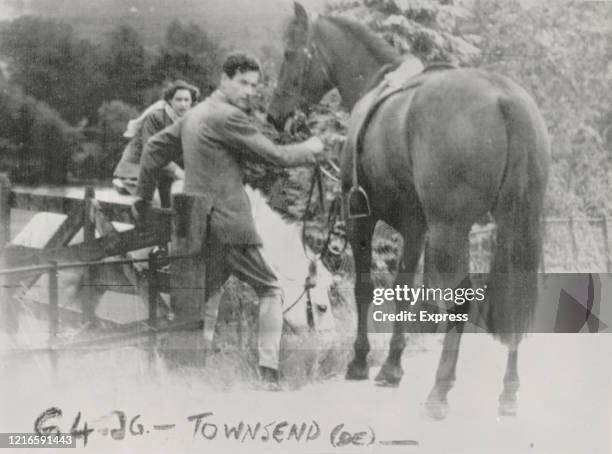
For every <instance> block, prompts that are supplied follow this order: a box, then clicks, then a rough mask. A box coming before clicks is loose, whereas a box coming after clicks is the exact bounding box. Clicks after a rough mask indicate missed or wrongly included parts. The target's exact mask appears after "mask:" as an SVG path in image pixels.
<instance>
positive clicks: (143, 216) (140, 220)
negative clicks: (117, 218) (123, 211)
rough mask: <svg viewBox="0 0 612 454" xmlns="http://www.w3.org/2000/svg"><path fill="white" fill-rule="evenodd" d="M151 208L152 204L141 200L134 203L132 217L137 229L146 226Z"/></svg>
mask: <svg viewBox="0 0 612 454" xmlns="http://www.w3.org/2000/svg"><path fill="white" fill-rule="evenodd" d="M150 207H151V202H149V201H148V200H144V199H140V198H139V199H136V201H135V202H134V203H132V217H133V218H134V224H135V225H136V227H139V228H142V227H144V226H145V225H146V222H147V214H148V212H149V208H150Z"/></svg>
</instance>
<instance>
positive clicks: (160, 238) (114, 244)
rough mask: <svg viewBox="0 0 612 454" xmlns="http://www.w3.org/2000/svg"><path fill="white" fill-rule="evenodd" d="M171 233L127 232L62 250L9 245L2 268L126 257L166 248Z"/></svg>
mask: <svg viewBox="0 0 612 454" xmlns="http://www.w3.org/2000/svg"><path fill="white" fill-rule="evenodd" d="M169 238H170V232H166V231H163V230H161V229H158V230H153V231H152V230H147V231H143V230H136V229H132V230H126V231H125V232H119V233H118V235H117V237H116V238H115V237H101V238H96V239H95V240H94V241H92V242H90V243H79V244H74V245H70V246H66V247H63V248H51V249H42V250H41V249H35V248H30V247H26V246H18V245H9V246H7V247H6V249H5V251H4V253H3V254H2V255H4V256H5V257H6V259H7V262H8V263H7V264H6V266H5V268H17V267H23V266H30V265H42V264H47V263H48V262H50V261H52V260H56V261H57V262H58V263H59V264H65V263H75V262H93V261H96V260H100V259H103V258H105V257H112V256H114V255H121V254H125V253H126V252H129V251H133V250H136V249H143V248H146V247H152V246H156V245H159V244H165V243H167V242H168V240H169Z"/></svg>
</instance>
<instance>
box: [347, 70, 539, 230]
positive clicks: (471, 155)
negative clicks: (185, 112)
mask: <svg viewBox="0 0 612 454" xmlns="http://www.w3.org/2000/svg"><path fill="white" fill-rule="evenodd" d="M507 99H513V100H518V101H517V102H519V103H520V104H521V105H522V106H523V108H524V111H525V112H526V113H525V115H527V116H528V117H529V119H528V123H529V124H533V125H534V126H533V127H534V128H535V129H538V130H540V129H541V128H542V126H541V121H539V120H538V117H539V113H538V112H537V108H536V107H535V103H533V101H532V100H531V98H530V97H529V95H528V94H527V93H526V92H525V91H524V90H523V89H522V88H520V87H519V86H518V85H516V84H515V83H514V82H512V81H511V80H510V79H508V78H505V77H503V76H500V75H496V74H493V73H489V72H486V71H482V70H477V69H455V70H446V71H436V72H434V73H432V74H430V75H429V76H428V77H426V78H425V79H424V81H423V82H422V83H421V84H420V85H419V86H418V87H416V88H415V89H413V90H406V91H405V92H400V93H397V94H395V95H393V96H391V97H390V98H389V99H388V100H386V101H385V102H384V103H383V104H382V105H381V106H380V107H379V108H378V111H377V112H375V113H374V115H372V117H371V119H370V120H369V124H368V129H367V132H366V133H365V135H364V139H363V149H362V150H360V153H362V155H361V156H360V162H361V165H362V171H363V173H364V177H365V178H364V180H365V184H367V185H369V186H370V189H371V192H373V193H374V194H372V196H373V197H376V194H375V193H376V192H382V193H384V194H385V196H386V197H389V198H392V197H393V194H394V193H400V194H404V199H406V194H410V193H411V192H415V193H416V194H417V195H418V199H419V200H420V202H421V204H422V205H423V207H424V208H425V210H426V211H427V210H430V211H431V213H428V215H429V216H443V217H446V218H452V219H456V218H457V217H459V216H463V217H465V218H466V219H471V218H473V217H478V216H481V215H482V214H483V213H486V212H487V211H489V210H490V208H491V206H492V204H493V203H494V202H495V197H496V193H497V191H498V190H499V187H500V185H501V181H502V178H503V175H504V172H505V169H506V164H507V161H508V155H507V154H508V142H507V140H508V138H507V122H508V121H509V120H510V121H511V119H508V118H506V117H504V112H503V111H502V109H501V108H500V102H502V101H504V100H507ZM360 109H361V110H360ZM363 115H367V112H366V109H365V108H364V107H362V106H360V105H359V104H358V105H357V106H356V108H355V110H354V111H353V114H352V116H351V125H350V128H355V127H356V126H357V125H359V124H361V123H362V121H363V118H362V117H363ZM539 118H541V117H539ZM542 124H543V123H542ZM350 128H349V135H350V134H351V131H350ZM353 132H354V131H353ZM544 133H545V132H544ZM351 146H354V143H353V144H349V146H348V148H349V149H347V150H346V151H347V152H348V153H345V162H344V167H345V169H346V168H347V162H346V159H347V158H348V156H347V155H349V154H350V153H351V150H350V147H351ZM345 174H346V172H345ZM408 198H410V197H408ZM397 202H399V200H398V201H397ZM466 208H467V210H468V211H467V212H466Z"/></svg>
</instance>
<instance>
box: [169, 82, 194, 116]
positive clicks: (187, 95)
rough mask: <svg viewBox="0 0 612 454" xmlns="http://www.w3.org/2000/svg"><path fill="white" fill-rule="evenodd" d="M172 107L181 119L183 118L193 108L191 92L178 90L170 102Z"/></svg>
mask: <svg viewBox="0 0 612 454" xmlns="http://www.w3.org/2000/svg"><path fill="white" fill-rule="evenodd" d="M170 106H171V107H172V108H173V109H174V111H175V112H176V113H177V114H178V116H179V117H182V116H183V114H184V113H185V112H187V111H188V110H189V108H190V107H191V92H190V91H189V90H186V89H180V90H176V91H175V92H174V96H173V97H172V99H171V100H170Z"/></svg>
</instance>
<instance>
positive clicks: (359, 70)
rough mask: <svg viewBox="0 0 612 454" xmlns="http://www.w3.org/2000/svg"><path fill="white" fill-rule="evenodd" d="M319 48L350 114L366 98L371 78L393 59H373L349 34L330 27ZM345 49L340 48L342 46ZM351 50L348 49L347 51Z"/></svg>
mask: <svg viewBox="0 0 612 454" xmlns="http://www.w3.org/2000/svg"><path fill="white" fill-rule="evenodd" d="M324 29H325V35H324V36H322V37H321V41H322V45H323V46H326V53H328V54H329V56H328V59H329V61H330V62H332V63H331V67H330V75H331V78H332V79H333V82H334V83H335V85H336V88H337V89H338V91H339V92H340V96H341V97H342V102H343V104H344V105H345V106H346V107H347V108H348V109H349V111H350V110H352V109H353V106H354V105H355V104H356V103H357V101H359V99H360V98H361V97H362V96H363V95H364V94H365V91H366V88H367V87H369V86H370V84H371V80H372V78H373V77H374V76H375V75H376V74H377V73H378V72H379V71H380V69H381V68H382V67H383V66H385V65H387V64H391V63H392V62H394V60H392V59H388V58H383V57H381V56H380V55H374V54H372V52H371V51H370V49H368V47H367V46H366V45H365V44H364V43H362V42H359V40H356V39H355V38H354V36H353V35H352V34H350V32H347V31H345V30H341V29H340V28H338V27H335V26H333V25H331V26H328V27H325V28H324ZM343 45H344V46H347V48H342V46H343ZM348 46H350V48H348Z"/></svg>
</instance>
